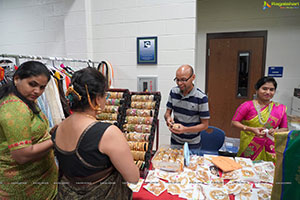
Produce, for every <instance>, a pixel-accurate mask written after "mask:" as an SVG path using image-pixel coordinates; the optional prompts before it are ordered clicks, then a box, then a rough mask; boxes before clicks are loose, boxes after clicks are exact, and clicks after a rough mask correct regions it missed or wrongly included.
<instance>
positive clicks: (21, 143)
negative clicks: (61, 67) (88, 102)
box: [0, 61, 57, 199]
mask: <svg viewBox="0 0 300 200" xmlns="http://www.w3.org/2000/svg"><path fill="white" fill-rule="evenodd" d="M49 79H50V73H49V71H48V69H47V67H46V66H45V65H44V64H42V63H40V62H36V61H29V62H25V63H23V64H21V65H20V67H19V68H18V70H17V71H16V72H15V74H14V76H13V81H12V82H10V83H8V84H7V85H4V86H2V87H1V88H0V113H1V114H0V166H1V167H0V182H1V184H0V199H54V198H55V197H56V194H57V183H56V182H57V167H56V164H55V160H54V154H53V151H52V150H51V149H52V146H53V143H52V141H51V139H50V137H51V136H50V134H49V132H48V129H49V123H48V120H47V118H46V116H45V115H44V114H43V113H42V112H41V111H40V109H39V108H38V107H37V105H36V103H35V101H36V100H37V98H38V97H39V96H40V95H41V94H42V93H43V92H44V90H45V87H46V85H47V83H48V81H49Z"/></svg>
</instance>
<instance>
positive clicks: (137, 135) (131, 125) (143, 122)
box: [123, 92, 161, 177]
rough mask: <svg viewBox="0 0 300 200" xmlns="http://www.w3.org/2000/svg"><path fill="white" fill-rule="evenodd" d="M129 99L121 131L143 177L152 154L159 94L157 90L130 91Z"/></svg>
mask: <svg viewBox="0 0 300 200" xmlns="http://www.w3.org/2000/svg"><path fill="white" fill-rule="evenodd" d="M130 100H131V101H130V105H129V107H128V109H127V110H126V117H125V123H124V125H123V131H124V134H125V137H126V139H127V141H128V144H129V146H130V149H131V152H132V155H133V157H134V160H135V162H136V164H137V166H138V167H139V169H140V174H141V177H145V176H146V175H147V173H148V169H149V166H150V161H151V156H152V148H153V141H154V136H155V131H156V130H157V125H158V112H159V106H160V100H161V95H160V93H159V92H152V93H149V92H131V93H130Z"/></svg>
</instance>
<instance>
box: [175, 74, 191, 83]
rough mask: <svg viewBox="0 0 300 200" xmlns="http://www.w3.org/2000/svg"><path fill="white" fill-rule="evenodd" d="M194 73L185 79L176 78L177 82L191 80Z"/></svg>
mask: <svg viewBox="0 0 300 200" xmlns="http://www.w3.org/2000/svg"><path fill="white" fill-rule="evenodd" d="M193 75H194V74H191V75H190V77H188V78H187V79H185V78H183V79H178V78H177V77H175V78H174V81H175V82H184V83H185V82H187V81H188V80H190V78H192V76H193Z"/></svg>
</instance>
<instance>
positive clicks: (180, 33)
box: [0, 0, 196, 144]
mask: <svg viewBox="0 0 300 200" xmlns="http://www.w3.org/2000/svg"><path fill="white" fill-rule="evenodd" d="M0 13H1V14H0V15H1V17H0V26H1V27H5V28H2V30H1V33H0V54H2V53H6V54H24V55H41V56H57V57H70V58H80V59H87V58H89V59H92V60H96V61H101V60H108V61H110V62H111V63H112V65H113V67H114V71H115V85H114V87H115V88H128V89H129V90H131V91H136V90H137V85H136V82H137V80H136V78H137V75H157V76H158V90H159V91H160V92H161V94H162V100H161V109H160V115H159V119H160V144H169V141H170V133H169V131H168V129H167V127H166V125H165V121H164V119H163V114H164V112H165V105H166V101H167V96H168V94H169V90H170V89H171V87H173V86H174V85H175V83H174V82H173V81H172V80H173V78H174V77H175V71H176V69H177V68H178V67H179V66H180V65H182V64H190V65H192V66H194V65H195V43H196V42H195V40H196V38H195V35H196V0H151V1H149V0H138V1H136V0H126V1H121V0H64V1H61V0H30V1H24V0H0ZM4 30H5V31H4ZM145 36H157V37H158V64H156V65H137V58H136V38H137V37H145ZM70 65H71V66H72V63H70Z"/></svg>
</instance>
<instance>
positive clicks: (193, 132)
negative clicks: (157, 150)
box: [164, 65, 210, 154]
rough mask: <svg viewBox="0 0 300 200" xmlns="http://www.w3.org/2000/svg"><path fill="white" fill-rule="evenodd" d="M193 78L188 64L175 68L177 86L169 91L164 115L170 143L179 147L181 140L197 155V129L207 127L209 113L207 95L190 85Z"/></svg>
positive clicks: (198, 146) (198, 133)
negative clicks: (169, 133)
mask: <svg viewBox="0 0 300 200" xmlns="http://www.w3.org/2000/svg"><path fill="white" fill-rule="evenodd" d="M194 80H195V74H194V70H193V68H192V66H190V65H182V66H180V67H179V68H178V69H177V71H176V77H175V78H174V81H175V82H176V84H177V86H176V87H173V88H172V89H171V91H170V94H169V99H168V102H167V110H166V113H165V115H164V117H165V120H166V123H167V126H168V127H169V130H170V131H171V132H172V134H171V146H172V147H175V148H182V145H183V144H184V142H188V144H189V148H190V150H191V152H192V153H193V154H198V151H199V149H200V140H201V138H200V132H201V131H202V130H205V129H207V127H208V122H209V118H210V115H209V108H208V98H207V96H206V94H204V93H203V92H202V91H201V90H200V89H199V88H196V87H195V86H194V84H193V81H194ZM172 113H173V118H172Z"/></svg>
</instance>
